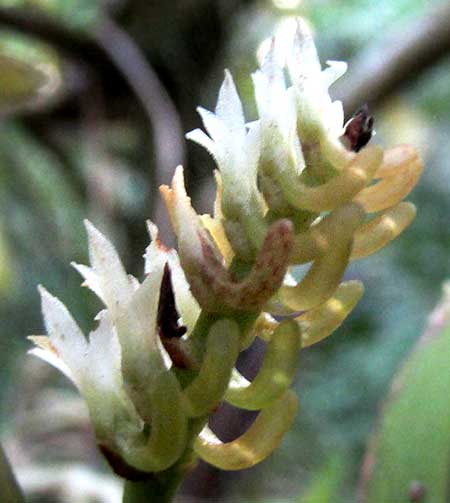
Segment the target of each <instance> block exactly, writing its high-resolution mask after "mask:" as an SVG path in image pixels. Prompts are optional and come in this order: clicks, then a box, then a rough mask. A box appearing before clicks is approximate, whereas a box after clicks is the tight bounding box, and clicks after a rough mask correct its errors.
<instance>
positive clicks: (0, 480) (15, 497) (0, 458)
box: [0, 445, 25, 503]
mask: <svg viewBox="0 0 450 503" xmlns="http://www.w3.org/2000/svg"><path fill="white" fill-rule="evenodd" d="M0 494H1V495H2V501H5V502H6V501H7V502H8V503H25V498H24V495H23V493H22V490H21V488H20V486H19V484H18V483H17V480H16V477H15V475H14V472H13V470H12V468H11V465H10V464H9V461H8V458H7V457H6V454H5V452H4V451H3V447H2V446H1V445H0Z"/></svg>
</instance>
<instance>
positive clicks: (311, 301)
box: [33, 22, 422, 476]
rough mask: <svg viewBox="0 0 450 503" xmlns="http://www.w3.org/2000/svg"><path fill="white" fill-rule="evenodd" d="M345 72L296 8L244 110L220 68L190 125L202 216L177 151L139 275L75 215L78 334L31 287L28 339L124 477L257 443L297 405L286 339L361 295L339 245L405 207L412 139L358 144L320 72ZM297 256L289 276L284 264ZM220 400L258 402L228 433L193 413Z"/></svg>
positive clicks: (360, 246) (262, 453) (372, 247)
mask: <svg viewBox="0 0 450 503" xmlns="http://www.w3.org/2000/svg"><path fill="white" fill-rule="evenodd" d="M345 71H346V64H345V63H342V62H336V61H330V62H328V66H327V68H325V69H322V68H321V65H320V62H319V59H318V56H317V53H316V49H315V46H314V43H313V41H312V38H311V35H310V33H309V32H308V30H307V28H306V27H305V26H304V25H303V23H302V22H299V25H298V30H297V33H296V35H295V37H294V40H293V43H292V47H291V51H290V53H289V54H288V57H287V61H286V64H285V65H281V64H280V63H279V62H278V61H277V60H276V58H275V42H274V43H273V44H272V47H271V49H270V50H269V52H268V54H267V56H266V58H265V60H264V62H263V64H262V65H261V68H260V69H259V70H258V71H257V72H256V73H255V74H254V75H253V83H254V89H255V98H256V104H257V110H258V120H256V121H254V122H251V123H247V122H246V120H245V117H244V114H243V109H242V104H241V101H240V99H239V96H238V93H237V90H236V87H235V85H234V82H233V79H232V76H231V74H230V73H229V72H226V74H225V79H224V82H223V85H222V87H221V89H220V93H219V98H218V103H217V107H216V109H215V112H214V113H213V112H209V111H207V110H204V109H202V108H199V113H200V115H201V117H202V120H203V124H204V126H205V129H206V131H207V133H208V134H206V133H204V132H203V131H202V130H199V129H197V130H194V131H192V132H190V133H189V134H188V135H187V137H188V138H189V139H191V140H194V141H196V142H197V143H199V144H201V145H202V146H204V147H205V148H206V149H207V150H208V151H209V152H210V153H211V154H212V156H213V157H214V159H215V161H216V164H217V166H218V171H217V173H216V181H217V197H216V203H215V210H214V215H213V216H211V215H198V214H197V213H196V212H195V210H194V209H193V208H192V206H191V202H190V199H189V197H188V195H187V194H186V191H185V187H184V180H183V170H182V168H181V167H179V168H177V170H176V172H175V175H174V178H173V181H172V184H171V187H168V186H163V187H161V192H162V196H163V198H164V200H165V203H166V206H167V208H168V211H169V213H170V218H171V221H172V224H173V227H174V230H175V232H176V235H177V238H178V253H177V252H176V251H175V250H171V249H167V248H166V247H165V246H164V245H163V244H162V243H161V241H160V238H159V235H158V229H157V228H156V227H155V226H154V225H153V224H151V223H150V224H149V231H150V234H151V238H152V241H151V244H150V245H149V247H148V248H147V251H146V255H145V273H146V276H145V279H144V281H143V282H142V283H140V282H139V281H138V280H137V279H136V278H134V277H131V276H129V275H127V274H126V272H125V270H124V268H123V265H122V263H121V261H120V259H119V257H118V255H117V252H116V251H115V249H114V247H113V245H112V244H111V243H110V242H109V241H108V240H107V239H106V238H105V236H103V235H102V234H101V233H100V232H99V231H98V230H97V229H95V228H94V227H93V226H92V225H91V224H90V223H87V225H86V227H87V232H88V237H89V252H90V262H91V265H90V267H87V266H83V265H77V264H75V267H76V268H77V269H78V271H79V272H80V273H81V275H82V276H83V277H84V278H85V284H86V285H87V286H88V287H89V288H90V289H91V290H93V291H94V292H95V293H96V294H97V295H98V297H99V298H100V299H101V300H102V301H103V303H104V305H105V309H104V310H103V311H101V312H100V313H99V314H98V316H97V319H98V327H97V328H96V329H95V330H94V331H93V332H92V333H91V334H90V336H89V338H88V339H86V338H85V337H84V335H83V334H82V333H81V331H80V329H79V328H78V326H77V324H76V323H75V321H74V320H73V318H72V317H71V315H70V314H69V312H68V311H67V309H66V308H65V307H64V305H63V304H62V303H61V302H60V301H58V300H57V299H56V298H54V297H52V296H51V295H50V294H49V293H48V292H47V291H45V290H44V289H41V295H42V309H43V314H44V320H45V325H46V329H47V333H48V337H33V341H34V342H35V343H36V345H37V346H38V347H37V348H36V349H34V350H33V353H34V354H36V355H38V356H40V357H42V358H44V359H46V360H47V361H49V362H50V363H52V364H53V365H55V366H56V367H58V368H59V369H60V370H62V371H63V372H64V373H65V374H66V375H68V376H69V377H70V378H71V379H72V380H73V382H74V383H75V384H76V386H77V387H78V388H79V390H80V392H81V393H82V395H83V396H84V397H85V399H86V402H87V405H88V408H89V411H90V415H91V419H92V423H93V425H94V428H95V432H96V436H97V440H98V443H99V445H100V446H101V448H102V450H103V452H104V453H105V454H106V455H107V457H108V459H109V460H110V461H111V462H112V464H113V465H114V466H115V468H116V469H117V466H118V464H120V466H122V468H123V466H125V467H126V470H125V472H126V474H128V475H125V476H130V475H129V473H130V472H133V471H136V472H139V473H140V472H159V471H163V470H166V469H168V468H169V467H172V466H174V465H176V464H177V463H181V462H182V461H181V460H185V459H186V456H187V454H189V455H190V454H191V453H193V452H194V453H195V454H196V455H197V456H200V457H201V458H203V459H205V460H206V461H208V462H209V463H212V464H214V465H216V466H218V467H220V468H222V469H226V470H236V469H241V468H246V467H249V466H252V465H254V464H255V463H257V462H259V461H261V460H262V459H264V458H265V457H266V456H267V455H268V454H269V453H270V452H271V451H272V450H273V449H274V448H275V447H276V446H277V444H278V443H279V441H280V439H281V438H282V436H283V434H284V433H285V431H286V430H288V429H289V428H290V426H291V424H292V421H293V418H294V416H295V413H296V410H297V399H296V396H295V394H294V393H293V392H292V391H291V390H290V389H289V388H290V386H291V383H292V380H293V377H294V374H295V371H296V367H297V362H298V352H299V350H300V349H301V348H305V347H307V346H310V345H311V344H314V343H316V342H318V341H320V340H322V339H323V338H325V337H327V336H328V335H329V334H331V333H332V332H333V331H334V330H335V329H336V328H337V327H338V326H339V325H340V324H341V323H342V322H343V321H344V319H345V318H346V317H347V316H348V314H349V313H350V312H351V311H352V309H353V308H354V307H355V305H356V304H357V302H358V301H359V299H360V298H361V296H362V293H363V287H362V284H361V283H360V282H358V281H347V282H341V281H342V277H343V274H344V271H345V269H346V267H347V265H348V263H349V261H351V260H355V259H359V258H363V257H366V256H368V255H370V254H372V253H374V252H376V251H377V250H379V249H380V248H382V247H383V246H385V245H386V244H387V243H388V242H390V241H391V240H392V239H394V238H395V237H396V236H397V235H398V234H400V233H401V232H402V231H403V229H404V228H405V227H407V226H408V225H409V223H410V222H411V221H412V219H413V218H414V215H415V208H414V206H413V205H412V204H410V203H405V202H402V200H403V198H404V197H405V196H406V195H407V194H408V193H409V192H410V191H411V190H412V188H413V187H414V185H415V184H416V182H417V180H418V178H419V176H420V173H421V170H422V163H421V160H420V158H419V156H418V154H417V153H416V151H415V150H414V149H413V148H412V147H409V146H407V145H402V146H398V147H394V148H392V149H389V150H386V151H383V150H382V149H381V148H380V147H378V146H371V145H369V146H366V144H367V143H368V141H369V140H370V137H371V129H372V120H371V118H370V117H369V116H368V114H367V110H365V109H361V110H360V111H359V112H358V113H357V114H356V115H355V116H354V118H353V119H351V120H350V121H349V123H347V124H346V125H344V123H343V111H342V105H341V103H340V102H336V101H335V102H332V101H331V99H330V96H329V93H328V88H329V86H330V85H331V84H332V83H333V82H334V81H335V80H336V79H337V78H338V77H340V76H341V75H342V74H343V73H344V72H345ZM286 75H288V76H289V83H287V78H286ZM307 263H311V265H310V268H309V270H308V272H307V273H306V275H305V276H304V277H303V279H301V280H300V281H298V282H297V281H295V280H294V279H293V276H292V275H291V274H290V272H289V271H290V267H292V266H296V265H299V264H307ZM256 336H259V337H262V338H263V339H264V340H266V341H267V351H266V355H265V358H264V362H263V364H262V367H261V368H260V370H259V373H258V375H257V376H256V378H255V379H254V380H253V381H252V382H249V381H247V379H245V378H244V377H243V376H242V375H241V374H240V373H239V372H238V370H237V369H236V368H235V364H236V360H237V357H238V355H239V352H240V351H241V350H243V349H245V348H246V347H248V346H249V345H250V344H251V343H252V341H253V339H254V338H255V337H256ZM222 400H226V401H228V402H229V403H231V404H233V405H235V406H237V407H241V408H245V409H249V410H259V411H260V413H259V415H258V417H257V419H256V420H255V422H254V423H253V424H252V425H251V426H250V428H249V430H248V431H247V432H246V433H245V434H244V435H242V436H241V437H239V438H238V439H236V440H234V441H231V442H227V443H223V442H221V441H220V440H219V439H218V438H217V437H216V436H215V435H214V433H213V432H212V431H211V430H210V429H209V428H208V426H207V424H206V423H207V419H208V416H209V415H210V414H211V413H212V412H213V411H214V410H215V409H216V408H217V406H218V405H219V403H220V402H221V401H222ZM117 459H119V460H120V463H117ZM114 460H115V461H114ZM117 471H119V470H117ZM122 472H123V470H122Z"/></svg>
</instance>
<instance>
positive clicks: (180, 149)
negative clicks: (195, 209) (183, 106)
mask: <svg viewBox="0 0 450 503" xmlns="http://www.w3.org/2000/svg"><path fill="white" fill-rule="evenodd" d="M92 36H93V38H94V40H95V41H96V43H97V45H98V46H99V47H101V48H102V50H103V51H104V52H105V54H107V55H108V57H109V58H110V60H111V61H112V62H113V63H114V65H115V66H116V68H117V69H119V70H120V72H121V74H122V75H123V77H124V78H125V80H126V81H127V82H128V85H129V86H130V88H131V89H132V90H133V92H134V94H135V96H136V97H137V98H138V100H139V101H140V103H141V106H142V107H143V109H144V110H145V112H146V115H147V117H148V119H149V121H150V123H151V126H152V131H153V144H154V148H155V161H156V163H155V168H156V169H155V176H154V181H155V184H156V186H159V185H161V184H163V183H168V182H169V181H170V179H171V176H172V174H173V172H174V169H175V168H176V166H178V165H179V164H184V160H185V148H184V134H183V127H182V125H181V120H180V117H179V115H178V112H177V109H176V107H175V105H174V104H173V102H172V100H171V98H170V96H169V94H168V93H167V91H166V89H165V88H164V86H163V84H162V83H161V81H160V80H159V78H158V76H157V74H156V73H155V72H154V71H153V68H152V67H151V66H150V64H149V63H148V62H147V60H146V58H145V56H144V54H143V53H142V52H141V50H140V49H139V47H138V46H137V45H136V44H135V43H134V42H133V40H132V39H131V38H130V37H129V35H128V34H127V33H126V32H125V31H123V30H122V29H121V28H120V27H119V26H118V25H117V24H115V23H114V21H112V20H111V19H109V18H107V17H104V18H103V19H102V20H101V21H100V22H99V23H98V24H97V25H96V26H95V27H94V29H93V30H92ZM157 201H158V202H157V203H156V205H155V208H154V216H153V218H154V219H155V221H156V222H157V223H158V224H159V225H160V226H163V227H164V235H167V233H168V231H169V228H170V226H169V225H168V223H167V213H166V211H165V209H164V207H163V204H162V199H161V198H158V199H157ZM166 241H167V238H166Z"/></svg>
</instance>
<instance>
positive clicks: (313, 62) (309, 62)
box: [287, 19, 321, 85]
mask: <svg viewBox="0 0 450 503" xmlns="http://www.w3.org/2000/svg"><path fill="white" fill-rule="evenodd" d="M287 63H288V69H289V73H290V75H291V79H292V82H293V84H294V85H296V84H297V83H299V82H300V81H301V80H304V79H315V78H317V77H318V76H319V75H320V71H321V66H320V61H319V56H318V55H317V50H316V46H315V45H314V40H313V38H312V35H311V31H310V29H309V28H308V25H307V24H306V22H305V21H304V20H302V19H299V20H298V25H297V32H296V34H295V36H294V40H293V48H292V52H291V54H290V55H288V60H287Z"/></svg>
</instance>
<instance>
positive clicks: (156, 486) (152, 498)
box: [122, 467, 184, 503]
mask: <svg viewBox="0 0 450 503" xmlns="http://www.w3.org/2000/svg"><path fill="white" fill-rule="evenodd" d="M183 478H184V473H183V472H182V470H180V469H179V468H178V469H177V468H176V467H172V468H170V469H169V470H166V471H165V472H163V473H161V474H157V473H156V474H152V476H151V478H149V479H148V480H144V481H136V482H133V481H131V480H127V481H126V482H125V486H124V492H123V500H122V501H123V503H170V502H171V501H172V499H173V497H174V495H175V492H176V491H177V489H178V486H179V485H180V483H181V481H182V480H183Z"/></svg>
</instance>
